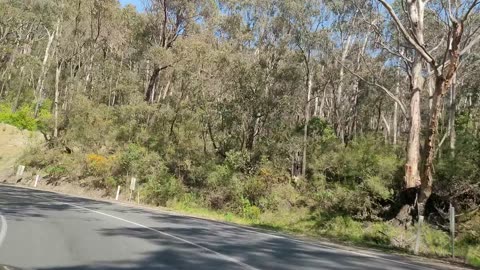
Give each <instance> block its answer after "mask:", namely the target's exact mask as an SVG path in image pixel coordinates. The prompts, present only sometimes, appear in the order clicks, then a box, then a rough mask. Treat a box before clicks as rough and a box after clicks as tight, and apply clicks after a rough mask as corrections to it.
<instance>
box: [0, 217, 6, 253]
mask: <svg viewBox="0 0 480 270" xmlns="http://www.w3.org/2000/svg"><path fill="white" fill-rule="evenodd" d="M0 223H1V227H0V247H1V246H2V243H3V240H5V237H6V236H7V220H6V219H5V217H4V216H2V215H0Z"/></svg>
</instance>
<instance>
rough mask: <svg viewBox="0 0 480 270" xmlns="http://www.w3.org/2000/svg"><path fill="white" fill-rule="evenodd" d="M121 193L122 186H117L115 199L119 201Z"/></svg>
mask: <svg viewBox="0 0 480 270" xmlns="http://www.w3.org/2000/svg"><path fill="white" fill-rule="evenodd" d="M119 195H120V186H118V188H117V196H115V200H116V201H118V196H119Z"/></svg>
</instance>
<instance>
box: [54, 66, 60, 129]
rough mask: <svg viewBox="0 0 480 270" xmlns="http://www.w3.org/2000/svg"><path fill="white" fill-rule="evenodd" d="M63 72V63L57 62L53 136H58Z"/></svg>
mask: <svg viewBox="0 0 480 270" xmlns="http://www.w3.org/2000/svg"><path fill="white" fill-rule="evenodd" d="M61 73H62V63H61V62H59V63H58V64H57V69H56V70H55V103H54V113H53V117H54V128H53V137H54V138H55V139H56V138H58V97H59V93H60V88H59V85H60V74H61Z"/></svg>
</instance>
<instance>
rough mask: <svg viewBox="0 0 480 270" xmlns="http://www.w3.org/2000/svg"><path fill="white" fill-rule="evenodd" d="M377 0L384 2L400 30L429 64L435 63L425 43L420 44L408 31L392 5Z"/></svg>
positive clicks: (383, 3)
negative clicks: (424, 45)
mask: <svg viewBox="0 0 480 270" xmlns="http://www.w3.org/2000/svg"><path fill="white" fill-rule="evenodd" d="M377 1H378V2H380V3H381V4H382V6H383V7H384V8H385V9H386V10H387V11H388V13H389V14H390V16H391V17H392V19H393V21H394V22H395V24H396V25H397V26H398V28H399V29H400V32H401V33H402V35H403V36H404V37H405V39H406V40H407V41H408V42H409V43H410V44H411V45H412V46H413V47H414V48H415V50H417V51H418V52H419V53H420V55H422V57H423V58H424V59H425V61H427V62H428V63H429V64H432V63H434V59H433V57H431V56H430V54H429V53H428V52H427V51H426V50H425V48H424V47H423V44H419V43H418V42H417V41H416V39H415V38H414V37H412V36H411V35H410V34H409V33H408V31H407V29H406V28H405V26H404V25H403V24H402V22H401V21H400V19H399V18H398V16H397V14H395V11H394V10H393V8H392V6H390V5H389V4H388V3H387V2H386V0H377Z"/></svg>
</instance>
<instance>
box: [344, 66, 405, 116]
mask: <svg viewBox="0 0 480 270" xmlns="http://www.w3.org/2000/svg"><path fill="white" fill-rule="evenodd" d="M335 61H337V62H338V63H339V64H340V65H341V66H343V68H344V69H346V70H347V71H348V72H349V73H351V74H352V75H353V76H355V77H357V78H358V79H360V80H362V81H364V82H365V83H367V84H369V85H372V86H376V87H378V88H380V89H382V90H383V91H384V92H385V93H386V94H387V95H388V96H389V97H391V98H392V99H393V100H394V101H395V102H396V103H397V104H398V105H399V106H400V109H401V110H402V113H403V115H404V116H405V118H408V114H407V110H406V108H405V104H403V102H402V101H401V100H400V99H399V98H398V97H397V96H395V94H393V93H392V92H391V91H390V90H388V89H387V88H386V87H384V86H383V85H381V84H379V83H377V82H371V81H369V80H367V79H365V78H363V77H362V76H360V75H359V74H358V73H356V72H354V71H352V70H351V69H349V68H348V67H346V66H345V65H344V64H343V63H341V61H338V60H337V59H335Z"/></svg>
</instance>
